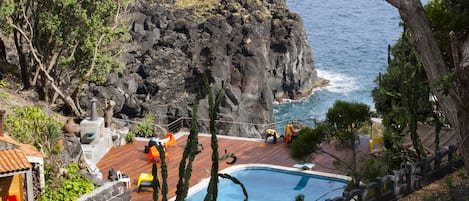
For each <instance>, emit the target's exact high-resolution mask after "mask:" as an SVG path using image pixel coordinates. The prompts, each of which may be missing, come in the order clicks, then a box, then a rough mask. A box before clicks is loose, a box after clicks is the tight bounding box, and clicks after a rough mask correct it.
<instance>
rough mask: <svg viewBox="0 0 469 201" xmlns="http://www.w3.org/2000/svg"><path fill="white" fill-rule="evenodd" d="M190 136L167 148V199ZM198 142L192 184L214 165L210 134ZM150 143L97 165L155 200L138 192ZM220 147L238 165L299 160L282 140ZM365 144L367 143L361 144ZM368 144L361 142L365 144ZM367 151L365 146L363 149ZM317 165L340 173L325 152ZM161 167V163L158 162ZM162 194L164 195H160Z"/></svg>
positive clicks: (143, 200)
mask: <svg viewBox="0 0 469 201" xmlns="http://www.w3.org/2000/svg"><path fill="white" fill-rule="evenodd" d="M186 141H187V135H183V136H182V137H180V138H178V139H177V145H176V146H170V147H169V148H168V150H167V152H168V153H169V155H170V156H169V157H170V158H169V160H168V161H167V165H168V198H171V197H173V196H175V193H176V185H177V182H178V174H179V162H180V160H181V158H182V153H183V151H184V147H185V145H186ZM199 142H200V143H202V144H203V146H204V148H205V150H204V151H203V152H201V153H200V154H198V155H197V156H196V158H195V160H194V163H193V171H192V177H191V180H190V186H193V185H195V184H197V183H198V182H199V181H201V180H202V179H204V178H207V177H208V176H209V175H210V168H211V164H212V162H211V147H210V137H208V136H199ZM146 144H147V142H144V141H135V142H134V143H133V144H128V145H124V146H120V147H113V148H112V149H111V150H110V151H109V152H108V153H107V154H106V155H105V156H104V157H103V158H102V159H101V160H100V161H99V162H98V164H97V166H98V168H99V169H100V171H101V173H102V174H103V177H104V178H107V176H108V170H109V168H111V167H112V168H114V170H116V171H117V170H120V171H121V172H123V173H126V174H128V175H129V177H130V179H131V188H130V189H131V192H132V200H138V201H152V193H153V190H152V189H151V188H144V189H143V191H141V192H140V193H137V179H138V176H139V175H140V174H141V173H151V168H152V162H149V161H147V154H146V153H144V152H143V149H144V146H145V145H146ZM218 144H219V145H218V146H219V147H218V148H219V153H220V156H222V155H223V154H224V150H225V149H226V150H227V151H228V152H230V153H234V154H235V155H236V156H237V158H238V160H237V162H236V163H235V164H236V165H237V164H249V163H265V164H272V165H280V166H287V167H291V166H293V165H294V164H296V163H298V162H297V161H295V160H293V159H291V158H290V156H289V153H288V151H289V150H288V146H287V145H286V144H285V143H283V142H282V141H280V142H278V143H277V144H272V143H265V142H264V141H263V140H246V139H245V138H238V139H236V138H223V137H219V138H218ZM362 144H364V143H362ZM363 146H365V145H361V146H360V147H363ZM360 149H361V150H366V146H365V148H360ZM313 163H315V164H316V167H315V168H314V170H316V171H324V172H330V173H340V172H339V171H337V170H335V169H334V168H333V166H332V159H331V158H330V157H328V156H325V155H318V156H317V157H316V158H315V161H314V162H313ZM228 166H230V165H228V164H226V161H221V162H220V163H219V170H223V169H224V168H226V167H228ZM158 170H160V164H159V163H158ZM160 197H161V195H160Z"/></svg>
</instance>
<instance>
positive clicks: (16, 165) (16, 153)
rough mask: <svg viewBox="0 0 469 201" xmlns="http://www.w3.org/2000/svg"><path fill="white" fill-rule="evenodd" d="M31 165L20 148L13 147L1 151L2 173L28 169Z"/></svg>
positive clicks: (0, 171) (0, 163) (0, 166)
mask: <svg viewBox="0 0 469 201" xmlns="http://www.w3.org/2000/svg"><path fill="white" fill-rule="evenodd" d="M31 167H32V165H31V163H29V161H28V159H27V158H26V156H25V155H24V153H23V152H22V151H21V150H20V149H18V148H13V149H5V150H1V151H0V174H4V173H11V172H16V171H22V170H27V169H29V168H31Z"/></svg>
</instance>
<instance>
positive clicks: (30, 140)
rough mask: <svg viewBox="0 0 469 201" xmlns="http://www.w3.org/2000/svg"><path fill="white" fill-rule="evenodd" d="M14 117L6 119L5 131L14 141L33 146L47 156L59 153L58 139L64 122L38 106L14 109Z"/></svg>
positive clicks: (9, 116)
mask: <svg viewBox="0 0 469 201" xmlns="http://www.w3.org/2000/svg"><path fill="white" fill-rule="evenodd" d="M13 113H14V114H12V115H7V116H6V119H5V131H7V132H8V133H9V134H10V136H11V137H13V139H15V140H16V141H18V142H21V143H24V144H32V145H34V146H35V147H36V148H38V149H40V150H43V151H44V152H45V153H46V154H47V153H51V152H57V151H58V147H57V139H58V137H59V134H60V130H59V128H61V127H62V124H63V123H62V122H59V121H57V120H56V117H54V116H49V115H47V114H46V113H45V112H44V111H43V110H42V108H40V107H38V106H26V107H15V108H13Z"/></svg>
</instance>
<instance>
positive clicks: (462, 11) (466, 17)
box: [425, 0, 469, 68]
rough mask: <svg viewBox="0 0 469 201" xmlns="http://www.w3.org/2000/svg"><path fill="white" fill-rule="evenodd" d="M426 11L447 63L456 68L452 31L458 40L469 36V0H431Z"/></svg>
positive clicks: (426, 6)
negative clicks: (452, 46)
mask: <svg viewBox="0 0 469 201" xmlns="http://www.w3.org/2000/svg"><path fill="white" fill-rule="evenodd" d="M425 12H426V14H427V17H428V18H429V21H430V26H431V27H432V28H433V31H434V34H435V37H436V39H437V41H438V46H439V47H440V49H441V51H442V53H443V57H444V59H445V63H446V65H447V66H449V67H451V68H454V67H455V66H454V62H453V58H452V56H454V55H453V54H452V52H451V36H450V32H454V34H455V36H454V37H455V40H458V41H464V40H465V39H466V38H468V37H469V1H467V0H430V1H429V2H428V3H427V5H425Z"/></svg>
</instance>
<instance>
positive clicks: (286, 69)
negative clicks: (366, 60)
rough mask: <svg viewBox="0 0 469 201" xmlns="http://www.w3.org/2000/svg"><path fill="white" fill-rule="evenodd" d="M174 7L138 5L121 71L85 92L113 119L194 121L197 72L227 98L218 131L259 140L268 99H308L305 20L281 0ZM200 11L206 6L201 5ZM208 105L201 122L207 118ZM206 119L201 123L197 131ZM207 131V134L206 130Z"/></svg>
mask: <svg viewBox="0 0 469 201" xmlns="http://www.w3.org/2000/svg"><path fill="white" fill-rule="evenodd" d="M210 6H212V7H211V8H212V9H210V10H208V9H203V8H205V7H207V5H204V6H201V8H198V7H188V8H178V7H177V6H176V5H174V3H172V1H167V2H164V3H162V2H159V3H154V2H152V1H139V2H138V3H137V4H136V5H135V6H134V7H132V9H131V11H130V13H129V17H128V18H129V19H130V24H131V30H130V34H131V36H132V41H131V42H130V44H129V50H128V53H127V54H126V55H124V57H123V59H124V61H125V63H126V69H125V71H124V72H123V73H121V74H119V75H118V76H115V75H109V77H110V78H111V79H109V80H108V83H107V84H106V85H104V86H94V87H93V88H92V89H91V88H90V90H92V91H93V94H94V95H95V96H96V97H98V98H102V99H103V100H104V99H109V100H114V101H115V102H116V105H115V107H114V114H115V115H116V116H126V117H129V118H142V117H144V115H145V114H149V113H151V114H153V115H154V116H155V117H159V118H161V119H159V122H160V123H162V124H165V123H169V122H171V121H174V120H176V119H178V118H179V117H189V116H191V110H192V108H191V105H192V104H191V103H192V102H193V100H194V99H195V97H196V95H197V93H198V92H199V87H198V86H199V85H200V83H202V76H201V75H202V74H204V73H205V74H207V75H208V79H209V82H210V84H211V87H212V88H213V89H214V91H215V92H216V91H218V90H219V89H220V88H221V86H222V83H223V84H224V88H225V89H226V96H225V98H224V100H223V101H222V103H221V107H220V113H219V119H220V120H222V121H232V122H244V123H240V124H226V123H218V124H217V127H218V131H219V132H218V133H220V134H226V135H232V136H247V137H260V134H261V133H262V132H263V129H264V127H263V125H264V124H269V123H273V122H274V114H273V102H274V101H276V100H281V99H284V98H289V99H299V98H302V97H305V96H308V95H309V94H310V93H311V90H312V89H313V88H314V87H317V86H318V85H319V83H320V79H319V78H318V77H317V74H316V71H315V69H314V64H313V57H312V53H311V48H310V46H309V43H308V41H307V38H306V34H305V32H304V28H303V22H302V20H301V18H300V16H299V15H298V14H295V13H292V12H290V11H289V10H288V7H287V6H286V3H285V1H284V0H270V1H250V0H222V1H220V3H219V4H214V5H210ZM202 7H203V8H202ZM207 107H208V104H207V100H206V99H203V100H201V102H200V105H199V110H198V111H199V114H198V115H199V119H201V120H202V119H208V114H207ZM206 128H208V121H201V129H202V131H203V130H204V129H206ZM206 130H207V131H208V129H206Z"/></svg>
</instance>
